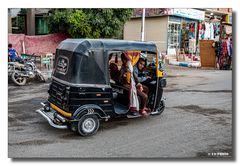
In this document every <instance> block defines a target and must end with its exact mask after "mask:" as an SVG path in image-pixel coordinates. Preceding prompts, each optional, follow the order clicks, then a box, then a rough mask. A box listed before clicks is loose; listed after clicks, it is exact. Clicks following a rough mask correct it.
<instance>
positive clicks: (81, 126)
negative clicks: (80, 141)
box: [77, 115, 99, 136]
mask: <svg viewBox="0 0 240 166" xmlns="http://www.w3.org/2000/svg"><path fill="white" fill-rule="evenodd" d="M98 128H99V119H98V117H97V116H96V115H84V116H82V117H81V118H80V119H79V121H78V128H77V131H78V133H79V134H80V135H81V136H90V135H94V134H95V133H96V132H97V131H98Z"/></svg>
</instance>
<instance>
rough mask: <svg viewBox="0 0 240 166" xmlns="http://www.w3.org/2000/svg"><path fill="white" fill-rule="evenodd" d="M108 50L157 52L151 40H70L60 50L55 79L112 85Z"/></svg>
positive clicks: (57, 55)
mask: <svg viewBox="0 0 240 166" xmlns="http://www.w3.org/2000/svg"><path fill="white" fill-rule="evenodd" d="M105 51H144V52H151V53H157V47H156V45H155V44H154V43H150V42H137V41H125V40H114V39H66V40H64V41H62V42H61V43H60V44H59V46H58V48H57V50H56V61H55V65H54V67H55V72H54V73H53V78H56V79H59V80H62V81H65V82H67V83H71V84H78V85H80V84H81V85H83V84H87V85H89V84H94V85H95V84H101V85H107V84H109V74H108V72H109V68H108V62H109V59H108V54H107V53H106V52H105Z"/></svg>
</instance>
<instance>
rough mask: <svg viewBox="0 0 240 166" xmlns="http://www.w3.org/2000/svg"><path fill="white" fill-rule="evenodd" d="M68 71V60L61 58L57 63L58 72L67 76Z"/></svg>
mask: <svg viewBox="0 0 240 166" xmlns="http://www.w3.org/2000/svg"><path fill="white" fill-rule="evenodd" d="M67 69H68V59H67V58H66V57H62V56H60V57H59V58H58V61H57V67H56V72H58V73H60V74H64V75H65V74H66V73H67Z"/></svg>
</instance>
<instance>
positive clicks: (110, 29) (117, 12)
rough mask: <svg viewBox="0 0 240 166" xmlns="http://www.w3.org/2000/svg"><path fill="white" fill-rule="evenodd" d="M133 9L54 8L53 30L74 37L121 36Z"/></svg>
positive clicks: (51, 24)
mask: <svg viewBox="0 0 240 166" xmlns="http://www.w3.org/2000/svg"><path fill="white" fill-rule="evenodd" d="M132 11H133V9H54V10H52V11H51V13H52V14H51V15H50V17H49V28H50V31H51V32H64V33H67V34H69V35H70V36H71V37H74V38H121V37H122V31H123V26H124V23H125V22H126V21H127V20H128V19H129V18H130V17H131V15H132Z"/></svg>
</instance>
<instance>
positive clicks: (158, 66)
mask: <svg viewBox="0 0 240 166" xmlns="http://www.w3.org/2000/svg"><path fill="white" fill-rule="evenodd" d="M160 61H161V53H160V51H158V52H157V55H156V66H157V68H156V70H157V71H156V75H157V77H163V76H164V75H163V74H164V73H163V70H162V65H161V62H160Z"/></svg>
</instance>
